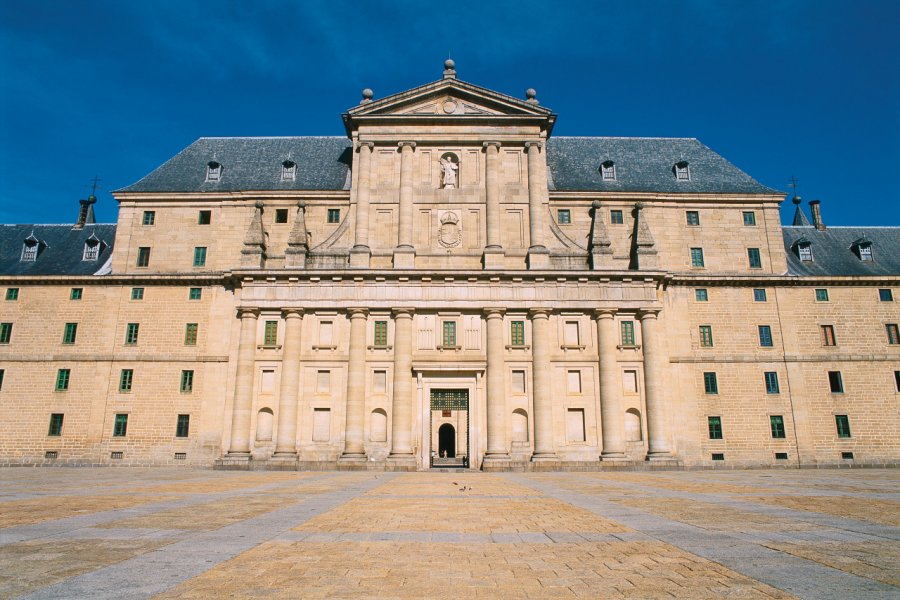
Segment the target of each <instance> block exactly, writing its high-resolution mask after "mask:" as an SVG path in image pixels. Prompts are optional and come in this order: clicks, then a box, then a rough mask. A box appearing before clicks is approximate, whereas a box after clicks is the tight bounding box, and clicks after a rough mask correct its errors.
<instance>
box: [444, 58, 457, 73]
mask: <svg viewBox="0 0 900 600" xmlns="http://www.w3.org/2000/svg"><path fill="white" fill-rule="evenodd" d="M444 68H445V69H447V70H448V71H450V70H452V69H455V68H456V63H455V62H453V59H452V58H448V59H447V60H445V61H444Z"/></svg>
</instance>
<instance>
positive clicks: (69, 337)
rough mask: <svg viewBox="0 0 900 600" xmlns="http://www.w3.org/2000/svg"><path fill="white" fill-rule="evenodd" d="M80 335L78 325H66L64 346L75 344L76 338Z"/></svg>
mask: <svg viewBox="0 0 900 600" xmlns="http://www.w3.org/2000/svg"><path fill="white" fill-rule="evenodd" d="M77 334H78V323H66V327H65V329H63V339H62V343H63V344H74V343H75V336H76V335H77Z"/></svg>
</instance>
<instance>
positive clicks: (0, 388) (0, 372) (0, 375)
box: [0, 369, 900, 391]
mask: <svg viewBox="0 0 900 600" xmlns="http://www.w3.org/2000/svg"><path fill="white" fill-rule="evenodd" d="M897 372H898V373H900V371H897ZM5 374H6V371H5V370H4V369H0V391H3V376H4V375H5ZM897 382H898V385H900V377H898V379H897Z"/></svg>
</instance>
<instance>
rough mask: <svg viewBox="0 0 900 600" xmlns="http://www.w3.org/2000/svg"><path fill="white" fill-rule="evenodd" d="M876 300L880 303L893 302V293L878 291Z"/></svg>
mask: <svg viewBox="0 0 900 600" xmlns="http://www.w3.org/2000/svg"><path fill="white" fill-rule="evenodd" d="M878 299H879V300H881V301H882V302H893V301H894V292H892V291H891V290H878Z"/></svg>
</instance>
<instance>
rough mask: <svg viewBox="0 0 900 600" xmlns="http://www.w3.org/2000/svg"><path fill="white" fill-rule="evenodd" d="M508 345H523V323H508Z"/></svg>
mask: <svg viewBox="0 0 900 600" xmlns="http://www.w3.org/2000/svg"><path fill="white" fill-rule="evenodd" d="M509 343H510V345H512V346H524V345H525V321H510V322H509Z"/></svg>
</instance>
